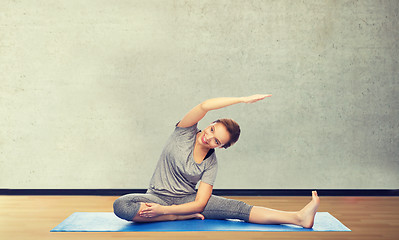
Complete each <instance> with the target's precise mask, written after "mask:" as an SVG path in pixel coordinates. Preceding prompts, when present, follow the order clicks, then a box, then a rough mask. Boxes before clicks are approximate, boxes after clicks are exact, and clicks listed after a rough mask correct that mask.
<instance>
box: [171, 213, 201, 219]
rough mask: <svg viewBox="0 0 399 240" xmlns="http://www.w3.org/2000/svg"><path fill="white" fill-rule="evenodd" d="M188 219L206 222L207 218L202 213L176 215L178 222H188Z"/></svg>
mask: <svg viewBox="0 0 399 240" xmlns="http://www.w3.org/2000/svg"><path fill="white" fill-rule="evenodd" d="M187 219H201V220H204V219H205V217H204V215H202V214H201V213H194V214H189V215H176V220H187Z"/></svg>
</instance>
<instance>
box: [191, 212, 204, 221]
mask: <svg viewBox="0 0 399 240" xmlns="http://www.w3.org/2000/svg"><path fill="white" fill-rule="evenodd" d="M193 215H194V219H201V220H204V219H205V217H204V215H202V214H201V213H195V214H193Z"/></svg>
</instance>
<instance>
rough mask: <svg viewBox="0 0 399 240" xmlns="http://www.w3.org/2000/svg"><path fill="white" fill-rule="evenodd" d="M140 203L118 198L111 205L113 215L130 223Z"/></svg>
mask: <svg viewBox="0 0 399 240" xmlns="http://www.w3.org/2000/svg"><path fill="white" fill-rule="evenodd" d="M140 205H141V204H140V202H136V201H134V200H133V199H128V198H126V197H123V196H122V197H120V198H118V199H116V200H115V202H114V204H113V208H114V213H115V215H116V216H118V217H119V218H122V219H124V220H127V221H132V220H133V218H134V217H135V216H136V215H137V213H138V211H139V209H140Z"/></svg>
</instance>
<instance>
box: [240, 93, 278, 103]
mask: <svg viewBox="0 0 399 240" xmlns="http://www.w3.org/2000/svg"><path fill="white" fill-rule="evenodd" d="M271 96H272V95H271V94H255V95H252V96H249V97H242V98H241V100H242V102H243V103H254V102H257V101H260V100H263V99H265V98H267V97H271Z"/></svg>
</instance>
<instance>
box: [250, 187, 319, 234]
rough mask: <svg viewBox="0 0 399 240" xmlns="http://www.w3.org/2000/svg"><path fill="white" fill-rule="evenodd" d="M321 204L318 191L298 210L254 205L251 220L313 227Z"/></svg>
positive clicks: (261, 222)
mask: <svg viewBox="0 0 399 240" xmlns="http://www.w3.org/2000/svg"><path fill="white" fill-rule="evenodd" d="M319 205H320V199H319V197H318V196H317V192H316V191H313V192H312V201H311V202H310V203H308V204H307V205H306V206H305V207H304V208H303V209H302V210H300V211H298V212H285V211H278V210H274V209H270V208H264V207H253V208H252V210H251V213H250V215H249V222H252V223H260V224H284V223H287V224H295V225H298V226H302V227H304V228H311V227H313V221H314V216H315V215H316V212H317V208H318V207H319Z"/></svg>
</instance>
